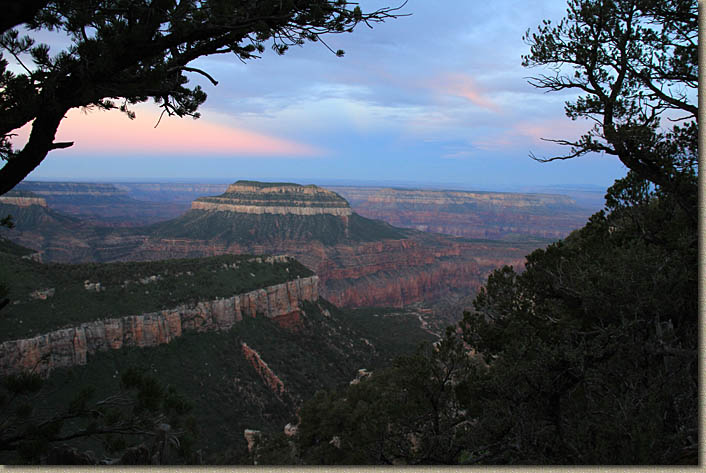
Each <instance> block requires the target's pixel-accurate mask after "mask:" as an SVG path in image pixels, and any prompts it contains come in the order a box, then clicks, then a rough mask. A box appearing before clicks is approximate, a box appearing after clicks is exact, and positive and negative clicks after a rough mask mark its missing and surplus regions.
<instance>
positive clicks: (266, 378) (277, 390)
mask: <svg viewBox="0 0 706 473" xmlns="http://www.w3.org/2000/svg"><path fill="white" fill-rule="evenodd" d="M240 347H241V349H242V351H243V356H244V357H245V358H246V359H247V360H248V361H249V362H250V364H251V365H252V367H253V368H255V371H257V374H258V375H259V376H260V378H262V381H263V382H264V383H265V384H266V385H267V387H268V388H270V391H272V393H273V394H275V395H276V396H281V395H282V394H284V383H283V382H282V380H281V379H279V377H278V376H277V375H276V374H275V373H274V372H273V371H272V370H271V369H270V367H269V366H268V365H267V363H265V362H264V361H263V359H262V358H261V357H260V354H259V353H258V352H256V351H255V350H253V349H252V348H250V347H249V346H248V344H247V343H245V342H243V343H242V344H241V345H240Z"/></svg>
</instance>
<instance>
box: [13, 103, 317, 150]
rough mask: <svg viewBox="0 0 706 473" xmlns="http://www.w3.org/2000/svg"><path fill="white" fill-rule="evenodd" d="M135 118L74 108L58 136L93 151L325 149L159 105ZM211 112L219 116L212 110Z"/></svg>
mask: <svg viewBox="0 0 706 473" xmlns="http://www.w3.org/2000/svg"><path fill="white" fill-rule="evenodd" d="M136 112H137V118H135V119H134V120H130V119H129V118H127V116H125V115H124V114H122V113H118V112H116V111H111V112H105V111H90V112H88V113H84V112H82V111H81V110H77V109H73V110H71V111H69V113H68V114H67V116H66V118H64V120H63V121H62V122H61V125H59V130H58V132H57V135H56V141H73V142H74V143H75V144H74V146H72V147H71V148H69V149H70V150H72V151H74V152H77V153H93V154H119V153H124V154H135V153H150V154H164V153H170V154H195V153H209V154H216V155H218V154H220V155H229V156H232V155H247V156H253V155H255V156H296V157H316V156H322V155H324V154H325V151H324V150H322V149H319V148H317V147H315V146H311V145H308V144H305V143H298V142H296V141H291V140H287V139H282V138H277V137H274V136H270V135H266V134H262V133H257V132H253V131H249V130H245V129H242V128H237V127H234V126H230V125H227V124H220V123H215V122H214V121H212V120H209V119H208V118H205V117H202V118H200V119H198V120H194V119H192V118H190V117H184V118H178V117H168V116H166V115H165V116H164V117H163V118H162V121H161V122H160V124H159V126H158V127H157V128H155V127H154V125H155V124H156V123H157V120H158V119H159V113H158V112H157V111H156V109H155V108H148V107H139V108H137V110H136ZM209 115H214V114H210V113H209ZM28 135H29V126H25V127H23V128H22V129H21V130H19V131H18V137H17V138H16V139H15V144H16V146H17V147H20V146H22V144H23V143H24V142H25V141H26V139H27V137H28Z"/></svg>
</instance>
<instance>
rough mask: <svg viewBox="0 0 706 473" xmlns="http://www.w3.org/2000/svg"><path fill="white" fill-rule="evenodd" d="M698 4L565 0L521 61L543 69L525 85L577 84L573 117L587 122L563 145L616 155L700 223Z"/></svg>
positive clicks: (569, 107) (556, 87)
mask: <svg viewBox="0 0 706 473" xmlns="http://www.w3.org/2000/svg"><path fill="white" fill-rule="evenodd" d="M697 21H698V5H697V2H696V1H695V0H569V2H568V10H567V16H566V17H565V18H564V19H563V20H561V21H560V22H559V23H558V24H557V25H552V24H551V22H550V21H548V20H545V21H544V22H543V24H542V25H540V26H539V27H538V29H537V31H536V32H535V33H532V34H530V32H529V31H528V32H527V34H526V35H525V38H524V39H525V41H526V42H527V43H528V44H529V46H530V53H529V54H527V55H525V56H523V58H522V59H523V65H524V66H527V67H536V66H544V67H546V68H548V69H549V70H550V71H551V73H550V74H541V75H538V76H536V77H534V78H532V79H531V80H530V83H531V84H532V85H534V86H536V87H538V88H541V89H546V90H547V91H562V90H575V91H577V92H579V93H580V94H582V95H580V96H579V97H578V98H577V99H576V100H574V101H569V102H567V103H566V108H565V110H566V115H567V116H568V117H569V118H571V119H572V120H576V119H578V118H585V119H588V120H591V121H592V122H593V127H592V128H591V129H590V130H589V131H588V132H587V133H585V134H584V135H583V136H581V137H580V138H579V139H578V140H575V141H570V140H566V139H551V140H549V141H554V142H557V143H559V144H562V145H566V146H569V147H570V149H571V151H570V152H569V153H568V154H566V155H563V156H555V157H551V158H536V159H538V160H541V161H552V160H556V159H570V158H575V157H578V156H582V155H585V154H586V153H590V152H601V153H606V154H608V155H613V156H617V157H618V159H620V161H621V162H622V163H623V164H625V166H627V167H628V168H629V169H631V170H632V171H634V172H635V173H636V174H637V175H638V176H639V177H641V178H643V179H647V180H649V181H650V182H652V183H653V184H655V185H657V186H660V187H662V188H663V189H664V190H665V191H667V192H669V193H671V194H673V195H674V196H675V198H676V199H677V201H678V202H679V204H680V206H682V208H683V209H684V210H685V211H687V213H688V214H689V215H690V217H689V218H690V221H691V222H692V225H694V226H695V225H696V213H697V212H696V202H697V185H696V165H697V154H698V153H697V137H698V106H697V104H696V103H695V100H696V90H697V88H698V58H697V39H698V31H697Z"/></svg>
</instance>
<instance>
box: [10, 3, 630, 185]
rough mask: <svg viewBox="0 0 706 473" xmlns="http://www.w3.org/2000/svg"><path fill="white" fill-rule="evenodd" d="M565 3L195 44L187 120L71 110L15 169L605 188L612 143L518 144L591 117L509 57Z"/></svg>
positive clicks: (38, 176) (612, 171)
mask: <svg viewBox="0 0 706 473" xmlns="http://www.w3.org/2000/svg"><path fill="white" fill-rule="evenodd" d="M394 1H398V0H394ZM360 4H361V7H362V8H363V10H371V9H375V8H378V7H381V6H396V5H397V3H388V2H383V1H379V0H374V1H373V0H370V1H369V0H362V1H361V2H360ZM530 4H531V7H529V5H530ZM565 10H566V5H565V2H563V1H561V0H539V1H533V2H530V3H528V2H526V1H515V0H493V1H485V2H474V1H468V0H445V1H443V2H440V1H429V0H409V1H408V3H407V4H406V5H405V6H404V8H403V10H402V12H403V13H408V14H410V15H409V16H406V17H402V18H398V19H395V20H390V21H388V22H385V23H384V24H377V25H375V27H374V28H373V29H369V28H367V27H366V26H365V25H361V26H359V27H358V28H356V30H355V31H354V32H353V33H350V34H340V35H332V36H329V37H327V38H326V42H327V43H328V44H329V46H330V47H331V48H332V49H334V50H336V49H343V50H345V52H346V54H345V56H344V57H342V58H338V57H336V56H335V55H334V54H332V53H331V52H330V51H329V50H328V49H326V48H325V47H324V46H323V45H321V44H318V43H309V44H306V45H304V46H303V47H300V48H299V47H297V48H292V49H290V51H288V52H287V53H286V54H285V55H284V56H278V55H276V54H275V53H274V52H272V51H269V50H268V51H266V52H265V54H264V55H263V57H262V58H261V59H257V60H252V61H248V62H246V63H242V62H240V61H238V60H237V59H236V58H235V57H232V56H231V57H222V56H218V57H208V58H201V59H199V60H198V61H196V62H195V63H192V64H191V65H192V66H194V67H199V68H202V69H204V70H206V71H208V73H209V74H211V75H212V76H213V77H214V78H215V79H216V80H218V82H219V84H218V85H217V86H213V85H212V84H211V83H210V82H208V81H206V80H205V79H203V78H202V77H201V76H199V75H197V74H193V75H191V76H190V78H191V80H192V81H193V83H197V84H200V85H201V86H202V87H203V89H204V90H205V92H206V93H207V94H208V99H207V101H206V103H205V104H204V105H203V106H202V107H201V109H200V112H201V115H202V116H201V118H200V119H198V120H193V119H191V118H188V117H187V118H181V119H180V118H176V117H164V118H163V119H162V121H161V123H160V124H159V126H158V127H156V128H155V127H154V125H155V124H156V123H157V119H158V116H159V110H158V108H157V107H156V106H155V105H154V104H152V103H151V102H148V103H147V104H141V105H139V106H137V107H136V108H135V111H136V113H137V118H136V119H135V120H130V119H128V118H127V117H126V116H125V115H124V114H121V113H120V112H117V111H111V112H104V111H89V112H85V111H81V110H72V111H71V112H69V114H68V115H67V117H66V118H65V119H64V120H63V121H62V123H61V125H60V128H59V131H58V134H57V140H58V141H74V142H75V145H74V146H73V147H71V148H67V149H64V150H56V151H53V152H51V153H50V154H49V156H48V157H47V159H45V161H44V162H43V163H42V164H41V165H40V166H39V167H38V168H37V169H36V170H35V171H34V172H33V173H32V174H31V175H30V176H29V179H34V180H82V181H121V180H142V181H153V182H155V181H173V180H182V181H216V182H233V181H236V180H238V179H259V180H277V181H282V180H285V181H290V182H300V183H302V184H308V183H326V182H337V181H338V182H360V183H366V182H370V183H376V184H381V183H382V184H384V183H388V184H390V185H420V186H427V185H435V186H442V187H443V186H448V187H453V188H460V187H463V188H476V189H489V190H492V189H505V190H507V189H512V188H519V187H527V186H551V185H563V186H598V187H602V188H605V187H607V186H609V185H610V184H612V182H613V181H614V180H615V179H617V178H620V177H622V176H624V175H625V172H626V169H625V168H624V167H623V166H622V165H621V164H620V163H619V162H618V161H617V160H616V158H614V157H610V156H606V155H595V156H585V157H582V158H579V159H574V160H570V161H555V162H552V163H538V162H536V161H533V160H532V159H531V158H530V157H529V153H530V152H533V153H534V154H535V155H538V156H545V157H549V156H555V155H558V154H561V153H562V152H566V151H567V150H566V149H564V148H563V147H560V146H557V145H552V144H549V143H546V142H543V141H541V140H540V138H562V139H572V138H576V137H578V136H579V135H580V134H581V133H582V131H585V130H586V129H587V128H588V127H589V126H590V125H589V122H586V121H575V122H574V121H571V120H570V119H569V118H567V117H565V115H564V102H565V101H566V100H568V99H571V98H572V95H571V94H569V93H564V92H562V93H549V94H547V93H545V92H544V91H542V90H538V89H534V88H533V87H531V86H530V85H529V84H528V83H527V77H528V76H531V75H538V74H540V73H542V72H543V71H542V70H541V69H526V68H523V67H522V66H521V55H522V54H526V53H527V52H528V50H529V46H527V45H526V44H525V43H524V42H523V41H522V35H523V34H524V33H525V32H526V31H527V29H532V30H534V29H535V28H536V26H537V25H539V24H540V23H541V21H542V20H543V19H551V20H552V21H553V22H555V21H557V20H559V19H560V18H561V17H563V16H564V14H565ZM50 46H52V44H51V43H50ZM53 46H54V48H53V49H52V51H57V52H58V47H57V46H58V45H53ZM22 136H23V134H22V133H20V136H19V138H18V140H21V139H22ZM18 144H21V142H20V141H18Z"/></svg>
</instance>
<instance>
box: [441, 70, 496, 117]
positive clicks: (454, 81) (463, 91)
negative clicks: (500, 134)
mask: <svg viewBox="0 0 706 473" xmlns="http://www.w3.org/2000/svg"><path fill="white" fill-rule="evenodd" d="M430 87H431V88H432V89H434V90H435V91H437V92H440V93H442V94H446V95H453V96H456V97H462V98H464V99H466V100H468V101H470V102H472V103H473V104H475V105H477V106H478V107H481V108H484V109H486V110H489V111H491V112H494V113H502V109H501V107H500V106H499V105H498V104H497V103H495V101H493V100H492V99H491V98H490V97H489V94H488V93H487V92H486V91H485V90H483V89H482V88H481V87H480V86H478V84H477V83H476V81H475V80H474V79H473V78H472V77H470V76H468V75H465V74H446V75H444V76H441V77H438V78H435V79H432V80H431V82H430Z"/></svg>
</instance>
